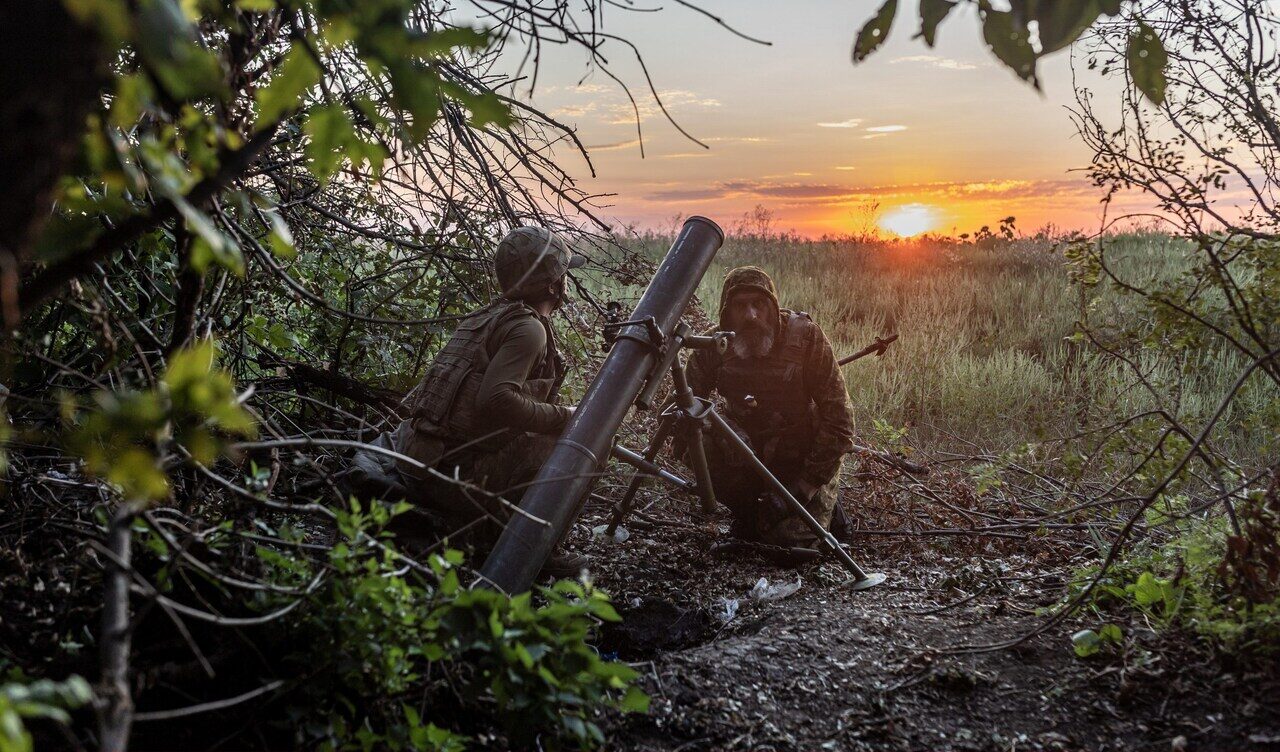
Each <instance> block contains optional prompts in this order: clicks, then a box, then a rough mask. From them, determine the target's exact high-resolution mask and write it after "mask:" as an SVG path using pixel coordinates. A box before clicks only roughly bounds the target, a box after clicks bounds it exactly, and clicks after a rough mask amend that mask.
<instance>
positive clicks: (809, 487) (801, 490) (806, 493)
mask: <svg viewBox="0 0 1280 752" xmlns="http://www.w3.org/2000/svg"><path fill="white" fill-rule="evenodd" d="M791 492H792V493H793V494H795V497H796V499H797V500H798V501H799V502H800V503H801V504H804V505H805V506H808V505H809V502H810V501H811V500H812V499H813V495H814V494H816V493H817V492H818V487H817V486H815V485H813V484H812V483H810V482H809V481H807V480H798V481H796V484H795V487H794V488H792V489H791Z"/></svg>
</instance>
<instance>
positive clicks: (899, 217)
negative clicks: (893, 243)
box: [878, 204, 942, 238]
mask: <svg viewBox="0 0 1280 752" xmlns="http://www.w3.org/2000/svg"><path fill="white" fill-rule="evenodd" d="M941 214H942V213H941V212H940V211H939V210H938V208H937V207H936V206H929V205H927V204H904V205H902V206H895V207H894V208H892V209H889V210H888V211H886V212H885V213H884V214H883V215H882V216H881V217H880V220H879V222H878V224H879V225H880V229H882V230H888V231H889V232H891V233H893V234H894V235H898V236H901V237H904V238H909V237H913V236H915V235H919V234H920V233H922V232H927V231H929V230H932V229H933V228H935V227H937V226H938V221H939V220H940V219H941Z"/></svg>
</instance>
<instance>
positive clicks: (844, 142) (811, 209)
mask: <svg viewBox="0 0 1280 752" xmlns="http://www.w3.org/2000/svg"><path fill="white" fill-rule="evenodd" d="M877 5H878V3H876V2H872V0H862V1H860V2H855V3H849V4H836V5H833V4H831V3H819V2H817V1H816V0H805V1H804V2H799V1H798V2H796V3H794V4H791V3H789V4H787V9H786V11H785V12H784V11H780V10H779V9H778V5H777V4H775V3H766V2H764V1H763V0H719V1H713V2H711V3H710V4H709V5H708V6H707V7H708V9H709V10H710V12H713V13H714V14H716V15H717V16H724V17H726V18H729V17H732V19H733V23H734V24H736V26H737V27H738V28H741V29H743V30H746V31H747V32H748V33H751V34H753V35H756V36H760V37H763V38H767V39H769V41H771V42H773V45H772V46H769V47H764V46H761V45H758V44H751V43H748V42H744V41H743V40H742V39H741V38H738V37H735V36H734V35H732V34H728V33H721V30H718V29H716V28H715V27H714V26H708V25H707V24H705V23H703V22H702V21H701V20H699V19H695V18H687V19H684V18H682V19H681V22H679V23H672V21H671V19H670V18H669V17H667V16H666V15H664V14H658V13H630V14H621V15H619V16H617V17H615V18H614V19H613V23H615V24H616V26H615V27H614V29H613V33H616V34H619V35H622V36H625V37H626V38H628V39H629V40H631V41H633V42H635V43H636V45H637V46H638V47H639V48H640V49H641V50H642V51H643V52H645V53H646V60H647V65H648V68H647V70H648V72H649V74H651V75H652V78H653V80H654V84H655V86H656V88H657V93H658V95H659V96H660V97H661V100H662V107H659V106H658V104H657V103H656V102H655V101H654V99H653V96H652V95H647V94H642V92H643V87H641V88H637V89H636V90H635V91H633V94H634V95H635V102H634V104H633V103H632V100H631V99H630V98H629V97H628V95H627V93H626V92H625V91H623V90H622V89H620V88H619V87H618V86H617V84H616V83H615V82H613V81H611V80H608V79H607V78H605V77H602V76H599V75H588V76H587V77H586V78H585V79H584V78H583V60H581V59H580V58H578V57H577V56H575V55H573V54H569V53H565V54H563V55H552V54H550V53H549V54H548V55H547V56H546V57H545V58H543V65H544V67H543V69H542V70H541V71H540V73H539V76H538V86H537V88H536V90H535V92H534V97H533V103H534V104H535V105H536V106H537V107H539V108H540V109H541V110H543V111H545V112H547V113H550V114H551V115H552V116H554V117H555V118H557V119H558V120H560V121H561V122H564V123H566V124H569V125H570V126H571V127H572V128H573V129H574V130H575V133H576V135H577V138H579V139H580V140H581V142H582V144H583V145H584V146H585V147H586V149H587V151H588V153H589V155H590V162H589V163H588V162H587V160H585V159H583V158H582V157H581V155H580V154H578V153H577V152H576V151H574V150H573V149H571V148H569V146H568V144H566V145H565V146H564V147H563V148H564V152H563V159H562V161H561V164H562V165H563V166H564V167H565V168H566V169H567V170H568V171H569V173H570V175H571V176H572V177H573V178H574V179H575V180H576V181H577V185H578V187H579V188H581V189H582V190H583V191H585V192H586V193H588V194H591V195H594V196H598V197H600V198H599V199H598V200H597V201H596V202H594V203H595V205H596V206H597V207H598V209H599V211H598V212H597V216H599V217H600V218H601V219H603V220H604V221H606V222H610V223H616V224H620V225H628V226H634V227H638V228H649V229H658V228H664V227H667V226H668V225H669V224H670V222H669V220H670V218H671V217H674V216H676V215H686V216H687V215H689V214H703V215H706V216H709V217H713V218H715V219H716V220H717V221H721V222H723V223H725V224H727V225H732V224H733V223H735V222H736V221H737V220H739V219H740V218H741V217H742V216H743V215H744V214H745V213H748V212H752V211H753V210H754V209H755V208H756V207H757V206H759V207H763V208H764V209H766V210H768V212H769V213H770V214H771V215H772V217H773V219H774V224H773V226H774V228H775V229H777V230H782V231H788V230H794V231H795V232H797V233H799V234H800V235H802V236H806V237H819V236H822V235H840V234H845V233H857V232H860V231H870V232H881V233H884V234H885V235H890V234H892V235H895V236H902V237H910V236H914V235H918V234H920V233H923V232H936V233H939V234H943V235H960V234H961V233H973V232H975V231H976V230H977V229H978V228H980V227H982V226H983V225H992V226H994V224H995V223H997V222H999V221H1000V219H1001V218H1003V217H1008V216H1015V217H1017V227H1018V229H1019V230H1020V231H1025V232H1034V231H1036V230H1037V229H1039V228H1041V227H1043V226H1044V225H1047V224H1052V225H1054V226H1056V227H1057V228H1060V229H1080V230H1096V229H1097V227H1098V224H1099V222H1100V220H1101V217H1102V205H1101V204H1100V203H1099V198H1101V196H1100V193H1099V191H1098V190H1097V188H1096V187H1095V186H1093V185H1092V183H1091V182H1090V181H1089V179H1088V176H1087V174H1085V173H1084V172H1081V171H1080V169H1079V168H1081V167H1084V166H1087V165H1088V164H1089V158H1090V154H1089V152H1088V150H1087V149H1086V148H1085V146H1084V145H1083V143H1082V142H1081V141H1080V139H1079V138H1077V137H1076V135H1075V128H1074V126H1073V125H1072V122H1071V118H1070V116H1069V114H1068V113H1067V112H1066V111H1065V108H1067V107H1070V106H1072V105H1074V104H1075V101H1074V98H1073V89H1072V71H1071V67H1070V66H1071V62H1070V54H1069V53H1066V52H1064V53H1061V54H1058V55H1055V56H1053V57H1050V58H1048V59H1046V60H1044V61H1042V63H1041V65H1040V80H1041V85H1042V91H1041V92H1037V91H1036V90H1035V89H1033V88H1032V87H1030V86H1028V85H1027V84H1026V83H1025V82H1023V81H1021V80H1019V79H1018V77H1017V76H1015V75H1013V74H1011V73H1010V72H1009V71H1008V70H1006V69H1004V68H1003V67H1001V66H999V65H998V64H995V63H993V62H992V56H991V53H990V51H989V50H988V48H987V46H986V44H985V43H984V42H983V40H982V35H981V33H977V32H973V31H972V30H973V29H976V28H978V27H979V26H980V24H979V22H978V19H977V17H976V16H977V10H976V4H973V5H971V4H961V5H960V6H959V7H957V9H956V10H955V12H954V14H953V15H954V16H955V17H956V18H954V19H953V20H951V21H949V22H948V23H949V25H948V27H947V28H948V32H947V33H944V34H941V35H939V38H938V43H937V45H936V46H935V47H932V48H929V47H925V46H923V43H922V42H921V41H920V40H918V39H917V40H913V39H912V35H911V34H910V33H898V34H892V35H891V36H890V38H889V41H888V42H886V43H885V46H884V48H883V49H881V50H880V51H878V52H877V53H876V55H874V56H873V57H872V58H870V59H868V60H867V61H866V62H864V63H862V64H859V65H857V66H854V65H852V64H851V63H850V61H849V56H848V46H849V42H850V29H856V28H858V27H859V25H860V24H861V23H863V22H864V21H865V20H866V18H867V16H868V14H869V13H871V12H872V11H874V9H875V7H877ZM914 13H915V3H907V4H905V5H904V7H903V9H902V10H901V14H903V15H904V16H905V17H911V16H912V15H913V14H914ZM961 16H969V18H968V20H967V21H965V20H961V19H960V17H961ZM966 24H968V28H966ZM951 28H955V30H956V31H955V32H950V29H951ZM1076 75H1077V78H1078V79H1079V81H1080V83H1081V84H1082V85H1086V86H1090V87H1091V88H1092V90H1093V91H1094V92H1095V94H1096V95H1097V97H1098V99H1099V101H1103V100H1104V99H1105V98H1106V97H1108V96H1110V95H1111V94H1114V93H1116V92H1114V91H1111V90H1110V89H1109V87H1113V86H1115V84H1114V83H1112V82H1109V81H1102V80H1100V78H1099V77H1098V74H1097V73H1096V72H1091V71H1088V70H1085V69H1083V68H1081V69H1080V70H1079V71H1077V74H1076ZM801 80H803V81H806V82H809V83H808V84H806V85H797V81H801ZM996 102H998V103H999V107H998V109H993V103H996ZM664 110H665V112H667V113H670V115H671V116H672V117H673V118H675V119H676V120H677V121H678V122H679V125H680V127H681V128H683V129H684V131H686V132H687V133H688V134H690V135H691V136H692V137H694V138H696V139H697V142H695V141H693V140H691V139H690V138H689V137H686V136H685V135H683V134H682V133H681V132H680V131H679V130H677V129H676V128H675V127H674V126H673V125H672V124H671V123H669V122H667V120H666V117H665V115H664ZM637 120H638V121H639V122H637ZM642 150H643V153H642ZM557 151H559V149H558V150H557ZM1137 200H1138V199H1137V197H1134V196H1132V195H1131V194H1118V195H1116V196H1115V197H1114V198H1113V203H1112V204H1110V207H1111V211H1112V212H1113V213H1114V212H1117V211H1121V210H1126V209H1132V208H1133V207H1130V206H1129V205H1128V204H1127V203H1126V202H1131V201H1137ZM1144 208H1145V206H1144Z"/></svg>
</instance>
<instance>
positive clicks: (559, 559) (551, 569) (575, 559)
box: [538, 551, 591, 580]
mask: <svg viewBox="0 0 1280 752" xmlns="http://www.w3.org/2000/svg"><path fill="white" fill-rule="evenodd" d="M590 563H591V560H590V559H588V558H587V557H585V556H583V555H581V554H571V553H568V552H567V551H560V552H556V553H553V554H551V556H550V557H549V558H548V559H547V563H545V564H543V565H542V570H541V571H540V572H538V576H539V577H550V578H552V579H555V580H576V579H577V578H578V577H579V576H580V575H581V574H582V570H584V569H586V568H587V565H588V564H590Z"/></svg>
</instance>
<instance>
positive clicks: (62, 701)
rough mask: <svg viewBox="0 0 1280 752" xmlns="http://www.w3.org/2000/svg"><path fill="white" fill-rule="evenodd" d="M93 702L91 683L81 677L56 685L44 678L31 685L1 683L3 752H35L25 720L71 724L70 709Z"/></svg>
mask: <svg viewBox="0 0 1280 752" xmlns="http://www.w3.org/2000/svg"><path fill="white" fill-rule="evenodd" d="M91 699H93V690H91V689H90V688H89V682H87V681H85V680H84V679H82V678H81V677H79V676H72V677H70V678H68V679H67V680H66V681H61V682H55V681H51V680H49V679H41V680H39V681H34V682H31V683H29V684H28V683H24V682H10V683H8V684H0V752H31V750H32V749H33V745H32V741H31V734H30V733H29V732H28V731H27V728H26V724H25V723H24V722H23V719H26V718H46V719H49V720H52V721H55V722H57V723H70V721H71V716H69V715H68V714H67V711H68V710H73V709H75V708H78V707H80V706H81V705H84V704H85V703H87V702H89V701H90V700H91Z"/></svg>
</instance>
